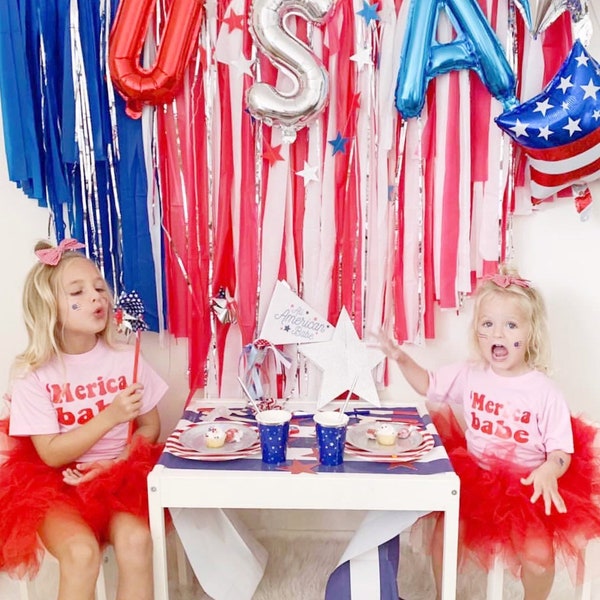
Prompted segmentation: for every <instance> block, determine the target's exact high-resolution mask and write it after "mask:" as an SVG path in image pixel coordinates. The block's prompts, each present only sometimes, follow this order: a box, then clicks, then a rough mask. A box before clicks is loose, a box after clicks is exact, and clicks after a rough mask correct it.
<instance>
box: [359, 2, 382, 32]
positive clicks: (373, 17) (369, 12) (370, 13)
mask: <svg viewBox="0 0 600 600" xmlns="http://www.w3.org/2000/svg"><path fill="white" fill-rule="evenodd" d="M356 14H357V15H360V16H361V17H362V18H363V19H364V20H365V25H366V26H367V27H368V26H369V25H370V24H371V21H379V15H378V14H377V3H375V4H369V3H368V2H365V0H363V7H362V8H361V9H360V10H359V11H357V13H356Z"/></svg>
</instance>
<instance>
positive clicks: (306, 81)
mask: <svg viewBox="0 0 600 600" xmlns="http://www.w3.org/2000/svg"><path fill="white" fill-rule="evenodd" d="M334 4H335V0H254V1H253V3H252V9H251V18H250V31H251V33H252V37H253V38H254V41H255V43H256V45H257V46H258V48H259V49H260V50H261V51H262V52H263V53H264V54H265V55H266V56H267V57H268V58H269V60H270V61H271V62H272V63H273V64H274V65H275V66H276V67H277V68H278V69H281V70H282V71H284V72H285V73H286V74H287V75H289V76H290V78H291V79H292V81H293V83H294V89H293V90H292V92H291V93H283V92H280V91H278V90H277V89H275V88H274V87H273V86H272V85H269V84H267V83H255V84H254V85H252V87H250V88H249V89H248V92H247V94H246V102H247V104H248V109H249V111H250V113H251V114H252V115H253V116H254V117H256V118H257V119H260V120H261V121H264V122H265V123H266V124H267V125H277V126H280V127H281V128H282V130H283V140H284V141H285V142H293V141H294V139H295V138H296V131H297V130H298V129H301V128H302V127H304V126H305V125H306V124H307V123H309V122H310V121H311V119H313V118H314V117H315V116H316V115H318V114H319V112H320V111H321V110H322V109H323V108H324V107H325V105H326V103H327V99H328V95H329V75H328V73H327V71H326V70H325V67H324V66H323V63H322V62H321V60H320V59H319V58H318V57H317V56H316V55H315V53H314V52H313V51H312V50H311V49H310V48H308V47H307V46H306V45H305V44H304V43H303V42H301V41H300V40H299V39H298V38H296V37H295V36H294V35H292V34H291V33H290V31H289V30H288V29H287V28H286V19H287V17H288V16H290V15H293V14H294V15H298V16H301V17H303V18H305V19H306V20H308V21H312V22H315V23H324V22H325V21H326V19H327V17H328V16H329V15H330V11H331V8H332V7H333V5H334Z"/></svg>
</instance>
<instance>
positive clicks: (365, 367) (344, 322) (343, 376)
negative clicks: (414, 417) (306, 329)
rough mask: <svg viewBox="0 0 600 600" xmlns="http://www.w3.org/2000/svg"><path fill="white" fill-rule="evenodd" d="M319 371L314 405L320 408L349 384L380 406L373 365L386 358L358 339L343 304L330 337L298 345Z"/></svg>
mask: <svg viewBox="0 0 600 600" xmlns="http://www.w3.org/2000/svg"><path fill="white" fill-rule="evenodd" d="M298 350H299V352H300V353H301V354H304V356H306V357H307V358H308V359H310V360H311V361H312V362H313V363H315V365H316V366H317V367H319V369H321V371H322V380H321V387H320V390H319V397H318V399H317V408H322V407H323V406H325V405H326V404H328V403H329V402H331V401H332V400H334V399H335V398H337V397H338V396H340V395H341V394H343V393H344V392H346V391H347V390H349V389H350V388H351V387H352V383H353V382H354V379H355V377H356V378H357V380H356V385H355V386H354V393H355V394H356V395H357V396H359V397H360V398H361V400H366V401H367V402H368V403H369V404H373V405H374V406H380V402H379V396H378V394H377V388H376V387H375V382H374V381H373V369H374V368H375V367H376V366H377V365H378V364H379V363H380V362H381V361H382V360H383V359H384V358H385V355H384V353H383V352H382V351H381V350H379V349H377V348H368V347H367V345H366V344H365V343H364V342H362V341H361V340H360V338H359V337H358V335H357V333H356V330H355V329H354V325H353V324H352V321H351V320H350V315H348V312H347V311H346V309H345V308H343V309H342V311H341V312H340V316H339V318H338V322H337V325H336V327H335V332H334V334H333V337H332V338H331V340H328V341H326V342H318V343H314V344H302V345H300V346H298Z"/></svg>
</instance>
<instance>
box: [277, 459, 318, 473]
mask: <svg viewBox="0 0 600 600" xmlns="http://www.w3.org/2000/svg"><path fill="white" fill-rule="evenodd" d="M317 464H318V463H316V462H315V463H314V464H309V465H306V464H304V463H303V462H300V461H299V460H293V461H292V464H291V465H290V466H289V467H288V466H287V465H286V466H285V467H277V470H278V471H289V472H290V473H291V474H292V475H299V474H300V473H310V474H311V475H317V474H318V473H316V472H315V471H313V469H314V468H315V467H316V466H317Z"/></svg>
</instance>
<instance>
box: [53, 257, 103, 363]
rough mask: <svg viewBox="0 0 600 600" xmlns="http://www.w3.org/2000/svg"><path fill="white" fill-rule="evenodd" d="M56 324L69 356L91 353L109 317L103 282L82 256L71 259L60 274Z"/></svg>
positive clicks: (64, 348)
mask: <svg viewBox="0 0 600 600" xmlns="http://www.w3.org/2000/svg"><path fill="white" fill-rule="evenodd" d="M59 290H60V291H59V297H58V298H57V300H58V322H59V325H60V332H61V342H62V343H61V345H62V349H63V350H64V352H66V353H68V354H79V353H82V352H87V351H88V350H91V349H92V348H93V347H94V346H95V344H96V339H97V335H98V334H99V333H100V332H101V331H103V330H104V328H105V327H106V323H107V319H108V317H109V315H108V313H109V306H110V300H109V292H108V286H107V285H106V281H105V280H104V278H103V277H102V275H101V274H100V271H98V268H97V267H96V265H95V264H94V263H92V262H91V261H90V260H88V259H87V258H85V257H82V258H77V259H73V260H70V261H69V263H68V264H67V265H65V268H64V269H63V270H62V273H61V274H60V282H59Z"/></svg>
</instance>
